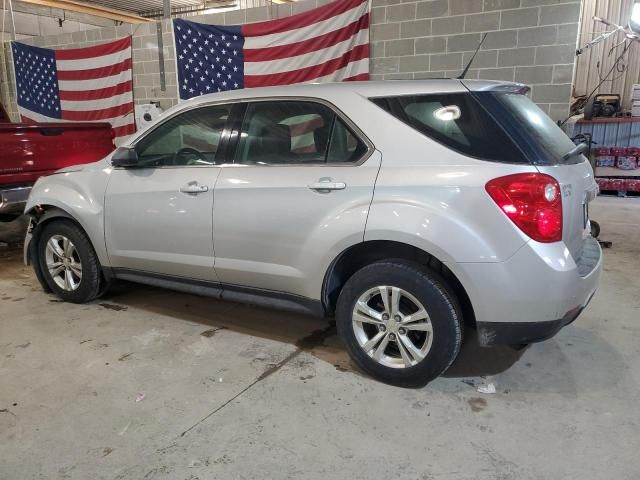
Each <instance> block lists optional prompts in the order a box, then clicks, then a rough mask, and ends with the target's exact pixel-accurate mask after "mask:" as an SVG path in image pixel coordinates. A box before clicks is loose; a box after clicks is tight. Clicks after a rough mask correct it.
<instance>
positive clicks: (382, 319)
mask: <svg viewBox="0 0 640 480" xmlns="http://www.w3.org/2000/svg"><path fill="white" fill-rule="evenodd" d="M459 312H460V308H459V306H458V301H457V299H456V298H455V295H454V294H453V293H452V292H451V291H450V290H449V289H448V288H447V287H446V285H445V283H444V281H443V280H442V279H441V278H440V276H439V275H437V274H436V273H435V272H433V271H430V270H428V269H423V268H421V267H420V266H418V265H413V264H408V263H406V262H403V261H402V260H388V261H383V262H376V263H373V264H371V265H368V266H366V267H364V268H362V269H361V270H359V271H357V272H356V273H355V274H354V275H353V276H352V277H351V278H350V279H349V280H348V281H347V283H346V284H345V286H344V288H343V289H342V291H341V292H340V296H339V298H338V304H337V307H336V323H337V327H338V333H339V334H340V337H341V338H342V340H343V341H344V342H345V344H346V346H347V349H348V350H349V354H350V355H351V358H352V359H353V361H354V362H355V363H356V364H357V365H358V366H359V367H360V368H361V369H362V370H364V371H365V372H367V373H369V374H370V375H372V376H373V377H375V378H377V379H379V380H382V381H383V382H386V383H389V384H392V385H398V386H401V387H420V386H424V385H426V384H427V383H428V382H430V381H431V380H433V379H435V378H436V377H438V376H439V375H440V374H442V373H443V372H444V371H445V370H446V369H447V368H448V367H449V366H450V365H451V363H453V361H454V360H455V358H456V356H457V355H458V352H459V350H460V345H461V344H462V325H461V315H460V313H459Z"/></svg>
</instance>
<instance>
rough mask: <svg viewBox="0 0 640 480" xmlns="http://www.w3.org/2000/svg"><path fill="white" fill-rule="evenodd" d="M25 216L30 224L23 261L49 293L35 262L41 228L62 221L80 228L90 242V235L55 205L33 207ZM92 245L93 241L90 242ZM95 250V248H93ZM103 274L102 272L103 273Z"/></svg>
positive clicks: (74, 219) (73, 218)
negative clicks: (29, 218)
mask: <svg viewBox="0 0 640 480" xmlns="http://www.w3.org/2000/svg"><path fill="white" fill-rule="evenodd" d="M25 215H28V216H29V217H31V223H30V226H29V235H30V237H29V238H28V240H27V242H26V243H25V247H24V250H25V251H24V259H25V263H27V264H31V265H32V267H33V269H34V271H35V274H36V277H37V279H38V281H39V282H40V285H41V286H42V288H43V289H44V290H45V291H46V292H50V291H51V289H50V288H49V286H48V285H47V282H46V281H44V275H43V272H42V269H41V266H40V262H39V261H37V257H36V256H37V254H38V253H37V252H38V244H39V242H40V235H41V234H42V231H43V227H44V226H45V225H47V224H48V223H50V222H52V221H54V220H60V219H64V220H66V221H69V222H71V223H73V224H74V225H75V226H77V227H78V228H80V229H81V230H82V231H83V232H84V234H85V235H87V238H89V239H90V240H91V237H90V235H89V234H88V232H87V229H86V228H85V227H84V226H83V225H82V223H81V222H80V221H78V219H77V218H75V217H74V216H73V215H71V214H70V213H69V212H67V211H66V210H64V209H63V208H60V207H58V206H55V205H48V204H43V205H35V206H33V207H31V208H30V209H29V210H27V211H25ZM92 244H93V241H92ZM94 250H95V246H94ZM103 273H104V271H103Z"/></svg>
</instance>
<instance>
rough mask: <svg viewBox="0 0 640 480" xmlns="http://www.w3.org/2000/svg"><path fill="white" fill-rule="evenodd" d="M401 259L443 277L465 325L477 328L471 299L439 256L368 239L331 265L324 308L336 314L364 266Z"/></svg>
mask: <svg viewBox="0 0 640 480" xmlns="http://www.w3.org/2000/svg"><path fill="white" fill-rule="evenodd" d="M389 259H399V260H403V261H408V262H411V263H414V264H417V265H420V266H422V267H427V268H429V269H431V270H433V271H435V272H437V273H438V274H440V275H441V276H442V278H443V279H444V281H445V282H446V283H447V285H448V286H449V288H450V289H451V290H452V291H453V293H454V294H455V295H456V296H457V298H458V301H459V302H460V306H461V308H462V316H463V320H464V323H466V324H467V325H472V326H474V325H475V314H474V310H473V305H472V304H471V299H470V298H469V295H468V293H467V290H466V289H465V288H464V286H463V285H462V283H461V282H460V280H459V279H458V277H457V276H456V275H455V274H454V273H453V272H452V271H451V269H450V268H449V267H447V265H446V264H445V263H444V262H442V261H441V260H440V259H438V258H437V257H436V256H434V255H432V254H430V253H429V252H426V251H425V250H422V249H420V248H418V247H416V246H414V245H410V244H407V243H402V242H397V241H393V240H368V241H364V242H360V243H357V244H355V245H352V246H350V247H348V248H347V249H345V250H343V251H342V252H341V253H340V254H339V255H338V256H337V257H336V258H335V259H334V260H333V262H331V264H330V265H329V268H328V269H327V271H326V273H325V276H324V280H323V283H322V294H321V299H322V305H323V307H324V309H325V312H327V314H329V315H333V313H334V312H335V307H336V303H337V301H338V296H339V294H340V291H341V290H342V287H344V285H345V283H346V282H347V280H349V278H350V277H351V276H352V275H353V274H354V273H355V272H357V271H358V270H359V269H361V268H362V267H364V266H366V265H369V264H371V263H373V262H376V261H380V260H389Z"/></svg>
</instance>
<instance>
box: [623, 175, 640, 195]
mask: <svg viewBox="0 0 640 480" xmlns="http://www.w3.org/2000/svg"><path fill="white" fill-rule="evenodd" d="M625 190H626V191H628V192H640V179H638V178H628V179H627V180H626V181H625Z"/></svg>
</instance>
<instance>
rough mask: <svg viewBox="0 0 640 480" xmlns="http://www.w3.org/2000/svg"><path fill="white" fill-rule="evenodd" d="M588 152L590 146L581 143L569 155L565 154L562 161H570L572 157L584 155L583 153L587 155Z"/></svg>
mask: <svg viewBox="0 0 640 480" xmlns="http://www.w3.org/2000/svg"><path fill="white" fill-rule="evenodd" d="M587 150H589V145H587V144H586V143H579V144H578V145H576V146H575V147H573V148H572V149H571V150H569V151H568V152H567V153H565V154H564V156H563V157H562V159H563V160H565V161H566V160H569V159H570V158H571V157H575V156H576V155H582V154H583V153H587Z"/></svg>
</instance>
